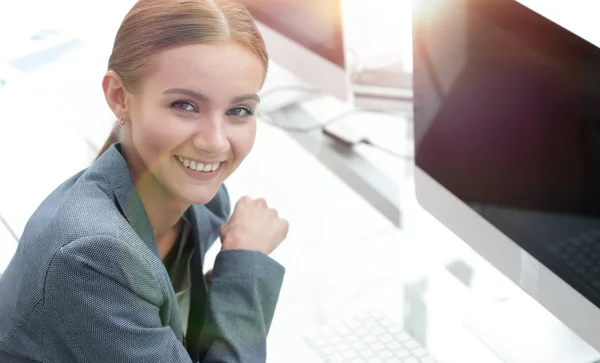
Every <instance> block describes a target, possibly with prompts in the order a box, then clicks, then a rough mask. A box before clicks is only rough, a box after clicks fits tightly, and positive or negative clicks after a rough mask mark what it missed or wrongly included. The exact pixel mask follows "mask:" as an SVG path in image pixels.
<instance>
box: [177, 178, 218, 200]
mask: <svg viewBox="0 0 600 363" xmlns="http://www.w3.org/2000/svg"><path fill="white" fill-rule="evenodd" d="M220 186H221V184H220V183H218V184H217V183H215V184H214V185H203V186H189V187H187V188H185V190H180V192H179V193H178V194H179V195H180V198H181V199H182V200H184V201H185V202H186V203H187V204H192V205H203V204H206V203H208V202H210V201H211V200H212V199H213V198H214V197H215V195H217V192H218V191H219V188H220Z"/></svg>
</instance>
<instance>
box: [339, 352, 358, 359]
mask: <svg viewBox="0 0 600 363" xmlns="http://www.w3.org/2000/svg"><path fill="white" fill-rule="evenodd" d="M342 357H344V359H345V360H346V361H347V360H350V359H354V358H358V353H356V352H355V351H352V350H348V351H346V352H344V353H342Z"/></svg>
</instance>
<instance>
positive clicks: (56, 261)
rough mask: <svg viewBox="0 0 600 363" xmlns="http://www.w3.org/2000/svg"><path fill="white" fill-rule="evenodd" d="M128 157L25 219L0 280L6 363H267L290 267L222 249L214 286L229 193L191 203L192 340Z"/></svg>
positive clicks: (0, 344)
mask: <svg viewBox="0 0 600 363" xmlns="http://www.w3.org/2000/svg"><path fill="white" fill-rule="evenodd" d="M120 150H121V149H120V145H119V144H115V145H113V146H112V147H111V148H110V149H109V150H108V151H106V152H105V153H104V154H103V155H102V156H101V157H100V158H99V159H98V160H97V161H96V162H95V163H94V164H92V166H90V167H89V168H88V169H86V170H83V171H81V172H79V173H78V174H76V175H75V176H73V177H71V178H70V179H69V180H67V181H66V182H65V183H63V184H62V185H61V186H59V187H58V188H57V189H56V190H55V191H54V192H53V193H52V194H50V195H49V196H48V197H47V199H46V200H45V201H44V202H43V203H42V204H41V205H40V206H39V208H38V209H37V210H36V212H35V213H34V214H33V215H32V217H31V218H30V220H29V221H28V223H27V225H26V227H25V231H24V233H23V236H22V237H21V240H20V242H19V246H18V248H17V251H16V254H15V256H14V257H13V259H12V260H11V262H10V264H9V265H8V267H7V269H6V271H5V272H4V274H3V275H2V276H1V277H0V362H2V363H17V362H19V363H20V362H49V363H69V362H93V363H96V362H97V363H107V362H111V363H113V362H114V363H121V362H122V363H125V362H127V363H137V362H139V363H150V362H152V363H155V362H156V363H158V362H160V363H164V362H204V363H208V362H250V363H255V362H256V363H258V362H265V360H266V338H267V334H268V331H269V326H270V324H271V321H272V319H273V314H274V311H275V307H276V304H277V300H278V297H279V291H280V288H281V284H282V281H283V275H284V268H283V267H282V266H281V265H280V264H278V263H277V262H275V261H274V260H273V259H271V258H270V257H268V256H267V255H265V254H262V253H260V252H255V251H249V250H227V251H222V252H220V253H219V254H218V255H217V258H216V261H215V264H214V266H213V272H212V277H211V285H210V288H207V286H206V285H205V282H204V278H203V273H202V271H203V270H202V265H203V261H204V255H205V253H206V251H207V249H208V248H209V247H210V246H211V244H212V243H213V242H214V241H215V240H216V238H217V237H218V231H219V226H220V225H221V224H222V223H223V222H225V220H226V219H227V218H228V216H229V213H230V208H231V205H230V201H229V196H228V194H227V190H226V189H225V187H224V186H223V187H222V188H221V189H220V190H219V192H218V193H217V195H216V196H215V197H214V199H213V200H212V201H210V202H209V203H208V204H206V205H200V206H193V207H191V208H190V209H189V210H188V211H187V212H186V213H187V216H188V217H189V219H190V221H191V224H192V235H191V236H192V239H193V242H194V245H195V246H194V255H193V257H192V265H191V266H192V267H191V268H192V277H191V279H192V285H191V309H190V317H189V322H188V331H187V332H186V334H185V339H184V338H183V336H184V334H183V331H182V328H181V326H182V325H181V322H180V318H179V316H180V315H179V311H178V306H177V300H176V297H175V292H174V290H173V286H172V285H171V282H170V279H169V275H168V273H167V270H166V269H165V267H164V265H163V263H162V262H161V260H160V258H159V255H158V250H157V247H156V244H155V242H154V236H153V233H152V229H151V227H150V223H149V221H148V218H147V216H146V213H145V211H144V207H143V205H142V203H141V200H140V198H139V195H138V194H137V192H136V190H135V187H134V184H133V181H132V179H131V175H130V173H129V170H128V168H127V165H126V163H125V160H124V158H123V157H122V155H121V152H120Z"/></svg>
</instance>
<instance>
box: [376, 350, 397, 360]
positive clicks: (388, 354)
mask: <svg viewBox="0 0 600 363" xmlns="http://www.w3.org/2000/svg"><path fill="white" fill-rule="evenodd" d="M379 357H380V358H382V359H385V360H388V359H391V358H394V353H392V352H390V351H389V350H384V351H382V352H380V353H379Z"/></svg>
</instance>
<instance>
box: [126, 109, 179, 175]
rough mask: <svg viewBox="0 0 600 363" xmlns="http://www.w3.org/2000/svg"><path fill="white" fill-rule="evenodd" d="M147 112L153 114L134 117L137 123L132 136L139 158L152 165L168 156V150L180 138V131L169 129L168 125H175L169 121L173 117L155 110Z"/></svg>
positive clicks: (174, 128) (145, 113)
mask: <svg viewBox="0 0 600 363" xmlns="http://www.w3.org/2000/svg"><path fill="white" fill-rule="evenodd" d="M149 110H152V111H154V112H144V113H140V114H138V115H136V116H137V118H136V121H137V122H136V124H135V125H134V126H133V129H132V134H133V135H132V136H133V140H134V143H135V146H136V148H137V149H138V151H139V153H140V156H142V158H143V159H145V160H144V161H145V162H146V163H151V164H153V163H154V162H156V161H157V160H158V159H160V158H164V157H167V156H169V152H170V150H171V149H173V147H174V145H175V144H177V142H178V140H179V138H180V135H179V134H180V133H181V130H178V128H177V127H169V124H171V125H177V124H176V123H175V122H174V120H171V118H173V115H169V114H168V113H165V112H164V111H162V110H158V109H156V108H154V109H149Z"/></svg>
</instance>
